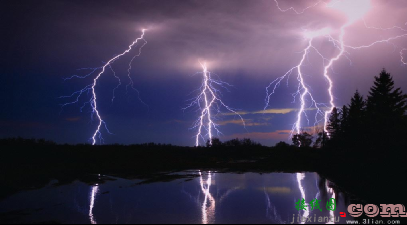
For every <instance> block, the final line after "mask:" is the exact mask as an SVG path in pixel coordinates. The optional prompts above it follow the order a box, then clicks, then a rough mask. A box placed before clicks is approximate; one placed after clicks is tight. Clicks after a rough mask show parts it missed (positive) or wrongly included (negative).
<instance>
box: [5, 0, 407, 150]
mask: <svg viewBox="0 0 407 225" xmlns="http://www.w3.org/2000/svg"><path fill="white" fill-rule="evenodd" d="M337 2H339V3H341V1H337ZM316 3H318V1H315V0H313V1H282V0H281V1H279V7H280V9H282V10H283V11H284V10H285V9H289V8H290V7H293V8H294V9H295V10H297V11H301V10H303V9H305V8H307V7H308V6H312V5H315V4H316ZM329 3H330V1H325V2H320V3H319V4H316V6H315V7H312V8H309V9H308V10H305V11H304V12H303V13H301V14H297V13H296V12H295V11H294V10H287V11H285V12H282V11H281V10H280V9H279V8H278V7H277V4H276V2H275V1H271V0H270V1H260V0H259V1H243V0H206V1H201V0H182V1H181V0H172V1H166V0H134V1H128V0H123V1H104V0H102V1H63V0H49V1H40V0H38V1H5V2H3V3H2V7H1V9H0V15H1V20H0V26H1V30H2V41H1V43H0V49H1V52H2V57H1V58H0V76H1V78H2V88H1V91H0V94H1V97H0V103H2V104H1V105H2V110H1V112H0V137H14V136H22V137H26V138H31V137H35V138H46V139H51V140H55V141H57V142H60V143H65V142H68V143H84V142H87V141H88V140H89V138H90V137H91V136H92V134H93V131H94V129H95V126H96V122H95V121H94V122H92V121H91V118H90V113H89V112H90V109H89V108H85V110H84V111H83V112H82V113H81V112H80V110H79V108H80V107H81V106H82V104H83V103H84V101H85V100H86V99H87V98H83V99H81V102H80V103H79V104H76V105H71V106H68V107H65V108H64V110H63V111H62V112H61V108H60V106H59V104H62V103H64V100H61V99H58V97H59V96H61V95H69V94H71V93H72V92H74V91H77V90H79V89H81V88H83V87H84V86H86V85H88V84H89V83H90V82H91V81H92V78H89V79H84V80H80V79H78V80H70V81H66V82H63V78H65V77H69V76H71V75H74V74H82V75H84V72H86V71H78V70H77V69H79V68H84V67H99V66H102V65H103V62H106V61H107V60H109V59H110V58H112V57H113V56H115V55H116V54H119V53H121V52H123V51H124V50H125V49H126V48H127V46H128V45H129V44H131V42H133V41H134V40H135V39H136V38H137V37H139V36H140V34H141V29H143V28H146V29H148V30H147V32H146V36H145V39H146V40H147V41H148V44H147V45H146V46H145V47H144V48H143V49H142V54H141V56H140V57H139V58H136V59H135V61H134V63H133V64H132V73H131V75H132V77H133V79H134V82H135V87H136V88H137V89H138V90H139V91H140V97H141V99H142V100H143V101H144V102H145V103H146V104H147V105H148V107H146V106H144V105H143V104H141V103H140V101H139V100H138V99H137V94H136V93H135V92H131V91H130V92H129V93H126V90H125V88H124V87H122V88H121V89H119V90H118V91H117V93H116V101H115V102H113V103H112V102H111V97H112V96H111V94H112V90H113V88H114V87H115V86H116V85H117V83H116V80H115V79H114V77H112V74H111V73H110V74H109V73H106V74H105V75H104V77H102V78H101V80H100V86H99V87H98V95H100V97H99V99H100V103H99V104H100V109H101V111H102V112H103V115H104V119H105V121H106V122H107V124H108V126H109V129H110V131H111V132H112V133H114V134H113V135H109V134H107V133H104V134H103V135H104V138H105V142H106V143H107V144H109V143H116V142H118V143H124V144H130V143H144V142H161V143H172V144H177V145H188V146H192V145H193V144H194V135H195V133H196V131H195V130H190V129H189V128H190V127H192V125H193V122H194V120H195V119H196V118H197V117H198V116H199V113H198V112H197V111H195V110H194V109H190V110H186V111H183V110H182V108H184V107H186V106H187V104H188V101H187V100H188V99H190V98H192V97H193V95H189V94H190V93H191V92H192V91H194V90H195V89H197V88H199V86H200V84H201V81H202V80H201V77H200V76H199V75H195V76H193V74H194V73H195V72H198V71H200V70H201V68H200V64H199V61H205V62H207V64H208V69H209V70H210V71H212V72H214V73H216V74H218V75H219V77H220V78H221V79H222V80H223V81H226V82H228V83H230V84H232V85H233V87H232V88H229V90H230V92H228V91H227V90H224V92H223V100H224V102H225V103H226V104H228V105H229V106H231V107H233V108H235V109H237V110H238V111H239V112H242V114H243V115H242V116H243V118H244V119H245V120H246V123H247V127H246V129H244V127H243V126H242V124H240V123H239V122H237V121H236V119H237V118H236V117H233V116H228V115H222V116H219V117H218V119H219V121H218V123H219V124H221V126H220V130H221V131H222V132H223V134H224V135H223V136H221V139H223V140H225V139H230V138H234V137H239V138H243V137H250V138H252V139H254V140H256V141H259V142H261V143H263V144H266V145H273V144H274V143H276V142H278V141H280V140H284V141H288V131H289V130H291V128H292V125H293V124H294V123H295V121H296V114H297V113H298V109H299V107H300V104H299V102H298V98H297V99H296V102H294V103H293V97H292V93H294V92H295V91H296V90H297V85H298V84H297V82H296V74H293V75H292V76H291V77H290V79H289V80H288V86H287V82H286V81H284V82H283V83H282V85H281V86H280V87H279V89H277V91H276V93H275V94H274V95H273V96H272V98H271V100H270V105H269V108H268V109H270V111H267V112H266V113H264V112H261V110H263V108H264V107H265V98H266V87H267V86H268V85H269V83H270V82H271V81H273V80H275V79H276V78H278V77H279V76H282V75H283V74H285V73H286V72H287V71H288V70H289V69H290V68H292V67H294V66H296V65H298V63H299V62H300V60H301V57H302V54H303V52H302V51H303V50H304V49H305V48H306V46H307V44H308V40H307V39H305V38H304V36H303V33H304V31H306V30H307V31H314V30H320V29H323V28H330V30H331V32H330V34H331V35H332V37H333V38H335V39H337V38H338V35H339V31H340V27H341V26H342V25H343V24H345V23H346V21H347V19H348V17H347V16H346V13H353V14H356V15H357V14H358V13H360V11H358V10H359V9H360V7H359V8H358V9H355V8H353V9H349V8H348V10H349V11H345V13H344V12H341V11H340V10H337V9H333V8H332V7H329ZM406 23H407V1H402V0H394V1H384V0H383V1H382V0H372V1H371V8H370V9H369V11H368V12H367V13H366V14H365V15H364V19H358V20H357V21H355V22H354V23H352V25H351V26H349V27H347V28H346V34H345V36H344V40H345V42H346V45H349V46H362V45H370V44H372V43H373V42H375V41H378V40H385V39H388V38H391V37H396V36H399V35H404V36H402V37H400V38H397V39H394V40H391V41H389V42H383V43H379V44H376V45H373V46H372V47H370V48H364V49H359V50H354V49H351V48H347V49H346V51H347V53H346V57H342V58H341V59H339V60H338V61H336V62H335V63H334V65H333V69H334V71H330V75H331V78H332V80H333V81H334V89H333V92H334V95H335V104H336V105H338V106H342V105H344V104H347V103H348V102H349V100H350V98H351V96H352V95H353V93H354V92H355V91H356V89H358V90H359V91H360V92H361V93H362V94H363V95H365V96H366V95H367V93H368V90H369V87H370V86H371V85H372V83H373V77H374V76H376V75H378V74H379V73H380V71H381V69H382V68H386V69H387V71H388V72H390V73H391V74H392V75H393V77H394V79H395V82H396V85H397V86H398V87H402V89H403V90H404V92H407V65H404V64H403V63H402V62H401V57H400V51H401V50H402V49H403V48H406V49H407V24H406ZM366 25H367V26H369V27H371V28H367V27H366ZM394 26H397V27H398V28H392V27H394ZM373 27H375V28H373ZM378 28H392V29H378ZM313 44H314V47H315V48H316V49H318V50H319V52H320V53H321V54H323V56H324V57H325V58H328V59H329V58H332V57H334V56H336V55H337V54H338V51H339V50H338V49H337V48H335V46H334V45H333V43H332V42H330V41H329V39H328V38H326V37H317V38H315V40H314V42H313ZM131 53H132V54H130V55H128V57H125V58H123V59H122V60H120V61H117V62H115V64H114V65H113V66H114V69H115V71H116V72H117V74H118V75H119V76H120V77H123V76H124V77H125V76H126V70H127V67H126V63H128V62H129V60H130V59H131V56H134V53H135V52H131ZM404 53H405V59H406V60H405V61H406V62H407V50H406V51H404ZM322 63H323V61H322V59H321V57H319V56H318V55H317V54H316V52H315V51H312V52H310V53H309V55H308V57H307V58H306V61H305V63H304V65H303V67H301V68H302V70H303V72H304V76H305V81H306V83H307V84H308V85H309V87H310V90H312V93H313V96H314V97H315V98H316V100H317V101H318V102H322V103H327V102H328V101H329V98H328V97H329V96H328V95H327V87H328V85H327V82H326V80H325V79H324V77H323V68H324V67H323V64H322ZM124 77H123V79H124ZM224 112H226V111H224ZM308 112H309V113H311V114H310V115H312V110H310V111H308ZM312 125H313V121H311V122H310V124H309V125H308V124H307V123H304V124H302V126H303V127H309V126H312Z"/></svg>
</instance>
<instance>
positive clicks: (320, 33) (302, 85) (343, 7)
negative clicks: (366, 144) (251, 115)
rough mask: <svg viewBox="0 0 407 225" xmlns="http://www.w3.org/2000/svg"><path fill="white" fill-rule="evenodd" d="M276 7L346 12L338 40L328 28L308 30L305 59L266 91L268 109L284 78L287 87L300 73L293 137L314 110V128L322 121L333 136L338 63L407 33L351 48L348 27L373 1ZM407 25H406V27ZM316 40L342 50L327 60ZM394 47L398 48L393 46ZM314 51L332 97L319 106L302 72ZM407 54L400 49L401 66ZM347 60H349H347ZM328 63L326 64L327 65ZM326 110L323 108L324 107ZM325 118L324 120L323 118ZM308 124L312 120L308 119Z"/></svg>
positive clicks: (296, 12)
mask: <svg viewBox="0 0 407 225" xmlns="http://www.w3.org/2000/svg"><path fill="white" fill-rule="evenodd" d="M275 2H276V5H277V8H278V9H279V10H280V11H281V12H287V11H293V12H294V13H295V14H303V13H304V12H305V11H306V10H308V9H310V8H313V7H316V6H317V5H320V4H324V5H325V7H328V8H332V9H335V10H339V11H341V12H342V13H344V14H345V15H346V16H347V22H346V23H345V24H344V25H342V26H341V27H340V33H339V38H338V39H335V38H334V37H333V36H332V35H331V33H330V30H331V29H329V28H325V29H322V30H316V31H311V32H309V31H306V32H305V33H304V38H305V39H306V40H307V42H308V45H307V47H305V48H304V50H303V51H302V57H301V60H300V62H299V63H298V64H297V65H296V66H295V67H293V68H291V69H290V70H288V72H287V73H285V74H284V75H283V76H281V77H279V78H277V79H276V80H274V81H273V82H271V83H270V85H269V86H268V87H267V88H266V93H267V95H266V106H265V109H266V108H267V107H268V106H269V104H270V101H271V96H272V95H273V94H274V93H275V91H276V89H277V88H278V87H279V86H280V85H281V82H282V81H283V80H284V79H287V84H288V79H289V77H290V75H291V74H293V73H295V72H296V73H297V80H298V89H297V92H296V93H294V94H293V97H294V100H295V99H296V98H297V96H300V97H299V99H300V102H301V106H300V109H299V110H298V114H297V121H296V122H295V124H294V126H293V129H292V132H291V134H294V133H297V134H298V133H300V132H301V129H302V127H303V124H302V117H305V118H306V119H307V120H308V115H307V113H306V111H307V110H315V111H316V114H315V124H314V126H317V125H318V124H320V123H321V122H322V121H323V124H324V131H325V132H326V133H327V135H328V136H330V134H329V132H328V129H327V126H328V120H329V116H330V114H331V113H332V111H333V109H334V107H336V106H335V103H334V94H333V89H334V83H333V80H332V78H331V75H330V72H331V71H333V65H334V63H335V62H336V61H338V60H339V59H341V58H342V57H347V58H348V56H347V54H348V53H349V52H348V50H359V49H363V48H370V47H373V46H374V45H377V44H381V43H388V44H393V43H392V41H394V40H397V39H400V38H403V37H407V33H404V34H399V35H395V36H392V37H390V38H387V39H383V40H378V41H375V42H373V43H370V44H367V45H361V46H350V45H347V44H346V43H345V40H344V37H345V35H346V28H348V27H349V26H350V25H352V24H353V23H354V22H356V21H357V20H360V19H363V16H364V15H365V14H366V13H367V12H368V11H369V10H370V0H358V1H354V0H332V1H331V2H329V3H326V2H324V1H317V2H316V3H315V4H313V5H311V6H309V7H306V8H305V9H303V10H296V9H295V8H294V7H291V8H288V9H282V8H281V7H280V6H279V3H278V1H277V0H275ZM355 8H358V10H354V9H355ZM363 22H364V24H365V27H366V28H368V29H377V30H382V31H388V30H400V31H402V32H406V31H407V30H406V29H403V28H402V27H399V26H393V27H390V28H382V27H372V26H368V25H367V23H366V21H365V20H364V19H363ZM406 25H407V24H406ZM317 37H324V38H327V40H328V41H329V42H331V43H332V44H333V45H334V47H335V48H336V49H338V50H339V52H338V53H337V54H335V55H334V56H333V57H332V58H329V59H328V58H326V57H324V56H323V55H322V54H321V53H320V52H319V51H318V49H317V48H315V47H314V46H313V45H312V42H313V40H314V39H315V38H317ZM393 46H394V47H396V45H394V44H393ZM311 50H312V51H315V52H316V53H317V54H318V55H319V56H320V57H321V58H322V60H323V63H324V66H323V67H324V73H323V77H324V78H325V79H326V80H327V82H328V90H327V93H328V96H329V103H327V104H326V103H317V102H316V101H315V98H314V97H313V96H312V93H311V92H310V88H309V87H308V85H307V84H306V82H305V80H304V74H303V72H302V71H301V67H302V66H303V65H304V61H305V59H306V58H307V56H308V55H309V53H310V51H311ZM406 54H407V48H400V57H401V63H402V64H404V65H407V62H406V61H407V60H406V59H405V58H406V57H405V55H406ZM348 60H350V59H349V58H348ZM326 62H327V63H326ZM308 98H309V100H310V102H311V104H309V107H308V108H307V103H306V102H307V99H308ZM322 107H324V109H323V108H322ZM321 117H322V118H321ZM308 124H309V120H308Z"/></svg>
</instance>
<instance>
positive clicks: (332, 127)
mask: <svg viewBox="0 0 407 225" xmlns="http://www.w3.org/2000/svg"><path fill="white" fill-rule="evenodd" d="M327 129H328V133H329V136H330V137H331V138H335V137H337V136H338V134H339V133H340V129H341V118H340V113H339V111H338V109H337V108H336V107H335V108H333V110H332V113H331V116H330V117H329V124H328V127H327Z"/></svg>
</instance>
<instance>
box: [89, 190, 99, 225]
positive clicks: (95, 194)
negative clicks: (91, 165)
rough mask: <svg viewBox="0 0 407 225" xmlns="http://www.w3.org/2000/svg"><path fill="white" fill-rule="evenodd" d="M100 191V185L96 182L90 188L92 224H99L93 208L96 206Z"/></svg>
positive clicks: (90, 216) (90, 217)
mask: <svg viewBox="0 0 407 225" xmlns="http://www.w3.org/2000/svg"><path fill="white" fill-rule="evenodd" d="M98 192H99V186H98V185H97V184H96V185H95V186H92V187H91V190H90V194H89V195H90V197H89V198H90V204H89V219H90V223H91V224H97V222H96V219H95V216H94V214H93V208H94V207H95V201H96V196H97V194H98Z"/></svg>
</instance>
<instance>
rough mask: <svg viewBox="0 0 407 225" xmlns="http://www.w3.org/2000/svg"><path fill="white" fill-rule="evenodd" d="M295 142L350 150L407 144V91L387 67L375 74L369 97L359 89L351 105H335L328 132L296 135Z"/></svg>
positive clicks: (395, 148)
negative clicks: (396, 82)
mask: <svg viewBox="0 0 407 225" xmlns="http://www.w3.org/2000/svg"><path fill="white" fill-rule="evenodd" d="M292 140H293V144H294V145H296V146H303V147H310V146H311V145H312V143H314V146H315V147H325V148H334V149H336V150H339V151H344V152H346V151H351V153H355V154H356V153H368V152H370V153H373V152H376V153H378V152H392V151H398V150H400V149H405V148H406V147H407V95H406V94H403V92H402V91H401V89H400V88H396V87H395V84H394V80H393V78H392V76H391V75H390V73H388V72H387V71H386V70H385V69H383V70H382V71H381V73H380V74H379V76H375V78H374V84H373V86H372V87H371V88H370V91H369V94H368V96H367V97H364V96H363V95H361V94H360V93H359V91H356V93H355V94H354V95H353V97H352V99H351V100H350V104H349V105H344V106H343V107H342V108H334V109H333V111H332V113H331V115H330V118H329V124H328V126H327V132H325V131H322V132H319V133H318V137H317V139H316V141H315V142H313V136H312V135H310V134H309V133H307V132H303V133H301V134H297V135H294V137H293V139H292Z"/></svg>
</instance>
